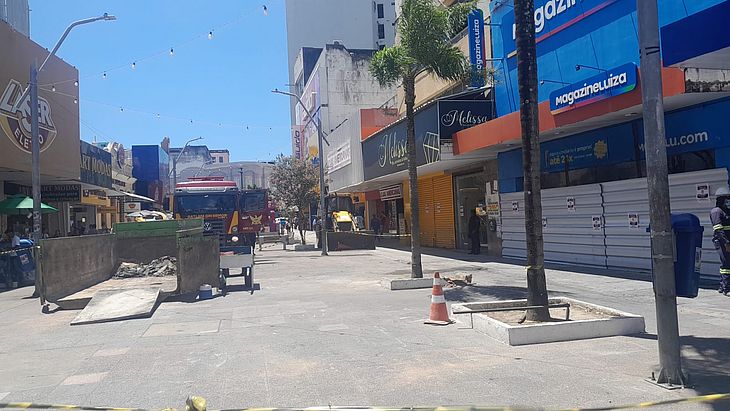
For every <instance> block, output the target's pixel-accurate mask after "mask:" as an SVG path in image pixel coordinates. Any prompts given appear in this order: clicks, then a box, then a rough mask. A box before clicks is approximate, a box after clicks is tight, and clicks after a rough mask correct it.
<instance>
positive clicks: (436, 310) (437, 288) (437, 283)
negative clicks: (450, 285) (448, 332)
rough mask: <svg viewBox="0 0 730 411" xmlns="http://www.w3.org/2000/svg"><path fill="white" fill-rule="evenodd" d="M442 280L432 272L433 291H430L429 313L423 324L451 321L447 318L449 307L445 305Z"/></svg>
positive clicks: (441, 323)
mask: <svg viewBox="0 0 730 411" xmlns="http://www.w3.org/2000/svg"><path fill="white" fill-rule="evenodd" d="M442 281H443V280H441V276H440V275H439V273H438V272H436V273H434V275H433V291H431V315H430V316H429V318H428V320H426V321H425V322H424V324H431V325H448V324H451V323H452V322H453V321H451V319H449V309H448V308H447V307H446V299H445V298H444V289H443V282H442Z"/></svg>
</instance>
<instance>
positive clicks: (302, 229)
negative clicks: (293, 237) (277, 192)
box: [294, 216, 307, 244]
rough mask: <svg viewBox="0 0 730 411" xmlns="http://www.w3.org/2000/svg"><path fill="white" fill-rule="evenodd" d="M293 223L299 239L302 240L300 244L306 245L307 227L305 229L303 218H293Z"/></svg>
mask: <svg viewBox="0 0 730 411" xmlns="http://www.w3.org/2000/svg"><path fill="white" fill-rule="evenodd" d="M294 223H295V224H296V228H298V229H299V238H301V239H302V244H306V243H307V240H306V237H307V227H306V220H305V219H304V217H301V218H300V217H299V216H296V217H294Z"/></svg>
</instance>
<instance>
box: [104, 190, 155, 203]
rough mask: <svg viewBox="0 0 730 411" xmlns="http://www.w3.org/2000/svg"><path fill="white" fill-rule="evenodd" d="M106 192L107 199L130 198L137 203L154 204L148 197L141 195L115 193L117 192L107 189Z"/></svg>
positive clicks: (123, 192) (124, 192)
mask: <svg viewBox="0 0 730 411" xmlns="http://www.w3.org/2000/svg"><path fill="white" fill-rule="evenodd" d="M106 192H107V194H108V195H109V197H127V198H131V199H134V200H137V201H142V202H145V203H154V202H155V200H153V199H151V198H149V197H145V196H141V195H139V194H135V193H128V192H126V191H117V190H110V189H107V190H106Z"/></svg>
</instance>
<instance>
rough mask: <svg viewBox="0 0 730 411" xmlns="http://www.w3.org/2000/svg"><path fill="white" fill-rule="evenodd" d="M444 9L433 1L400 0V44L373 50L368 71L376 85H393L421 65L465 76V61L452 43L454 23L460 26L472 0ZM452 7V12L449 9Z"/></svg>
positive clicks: (448, 74) (444, 75) (441, 74)
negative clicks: (376, 80)
mask: <svg viewBox="0 0 730 411" xmlns="http://www.w3.org/2000/svg"><path fill="white" fill-rule="evenodd" d="M464 4H465V5H462V4H457V5H454V6H452V7H450V8H445V7H443V6H440V5H438V4H436V3H435V2H434V1H433V0H404V1H403V3H402V5H401V14H400V17H399V18H398V33H399V35H400V44H399V45H397V46H395V47H389V48H385V49H383V50H380V51H378V52H377V53H375V56H374V57H373V59H372V61H371V63H370V71H371V73H372V74H373V76H374V77H375V78H376V79H378V81H379V82H380V84H383V85H389V84H394V83H395V82H397V81H398V80H399V79H402V78H404V77H413V76H415V74H416V72H417V71H418V70H419V69H421V68H426V69H429V70H431V71H433V72H434V73H435V74H436V75H437V76H438V77H440V78H443V79H447V80H460V79H464V78H467V77H468V76H469V71H470V68H469V64H468V61H467V59H466V57H465V56H464V55H463V53H462V52H461V51H460V50H459V49H458V48H457V47H456V46H454V45H453V44H451V41H450V40H451V37H453V34H454V33H453V30H454V27H455V26H454V25H455V24H456V25H458V24H457V23H458V22H461V23H460V24H462V25H463V22H465V21H466V14H468V11H466V10H469V11H471V10H472V9H473V6H472V7H471V8H469V5H471V4H472V2H468V3H464ZM454 7H455V8H456V9H455V10H454V11H451V10H450V9H452V8H454Z"/></svg>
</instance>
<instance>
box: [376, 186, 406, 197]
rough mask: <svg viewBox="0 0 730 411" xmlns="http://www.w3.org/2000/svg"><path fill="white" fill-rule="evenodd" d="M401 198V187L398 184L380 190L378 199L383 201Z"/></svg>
mask: <svg viewBox="0 0 730 411" xmlns="http://www.w3.org/2000/svg"><path fill="white" fill-rule="evenodd" d="M402 197H403V187H402V186H401V185H400V184H398V185H394V186H390V187H385V188H381V189H380V199H381V200H383V201H386V200H396V199H399V198H402Z"/></svg>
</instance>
